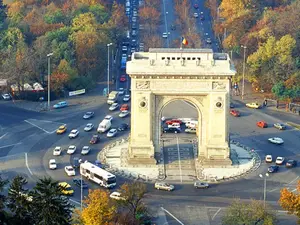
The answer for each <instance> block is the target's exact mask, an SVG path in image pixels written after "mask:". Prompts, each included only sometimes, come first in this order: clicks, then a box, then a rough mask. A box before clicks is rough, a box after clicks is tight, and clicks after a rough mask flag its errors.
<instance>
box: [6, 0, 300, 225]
mask: <svg viewBox="0 0 300 225" xmlns="http://www.w3.org/2000/svg"><path fill="white" fill-rule="evenodd" d="M164 4H165V6H164V8H166V9H168V13H167V14H166V15H167V17H166V19H167V21H169V23H168V24H170V23H171V22H172V21H174V20H175V15H174V13H172V12H171V11H172V10H171V9H172V7H173V2H172V1H166V0H164ZM197 4H199V11H203V12H204V15H205V17H206V20H205V21H204V22H203V24H201V22H200V19H199V27H200V29H201V27H203V29H204V30H203V32H206V33H208V34H209V36H210V38H213V36H212V34H211V33H209V26H210V24H209V21H208V11H207V9H205V8H204V7H203V5H202V3H200V2H197ZM192 11H193V9H191V15H192ZM162 15H163V14H162ZM168 26H169V25H168ZM168 26H167V28H168ZM161 29H162V32H165V30H164V28H163V27H162V28H161ZM176 32H178V31H176ZM176 32H174V33H172V32H171V35H170V40H174V39H175V38H177V34H176ZM178 36H179V35H178ZM165 45H167V43H165ZM120 74H122V72H120V71H118V72H117V76H118V79H117V82H116V87H117V88H120V87H122V88H124V89H129V88H130V80H127V81H126V82H120V81H119V76H120ZM99 97H100V96H99ZM235 105H236V108H237V109H238V110H240V112H241V113H242V115H241V117H239V118H235V117H230V118H229V123H230V134H231V138H232V139H235V140H237V141H240V142H241V143H243V144H244V145H247V146H249V147H252V148H254V149H255V150H256V151H257V152H258V153H259V155H260V157H261V158H262V159H263V158H264V157H265V155H266V154H272V155H273V157H276V156H284V157H287V158H293V159H297V160H298V161H299V160H300V154H299V153H300V141H299V139H300V132H299V131H297V130H295V129H293V128H290V127H289V128H288V129H287V130H286V131H279V130H276V129H274V128H272V127H270V128H266V129H260V128H258V127H256V125H255V123H256V121H259V120H265V121H266V122H268V123H270V124H272V123H275V122H283V123H285V122H287V121H292V122H298V120H299V119H297V117H293V116H290V115H288V116H287V114H285V113H278V112H274V111H271V110H268V109H262V110H251V109H247V108H245V107H244V105H243V104H242V103H241V102H239V101H235ZM0 109H1V110H0V157H1V158H0V170H1V173H2V175H3V176H4V177H6V178H9V179H11V178H12V177H14V176H15V175H16V174H18V173H21V174H23V175H24V176H26V177H27V178H28V180H29V187H30V186H33V185H34V182H35V181H36V180H37V178H39V177H43V176H47V175H50V176H52V177H53V178H54V179H57V180H60V181H70V182H71V179H72V178H69V177H67V176H66V174H65V173H64V171H63V167H64V166H65V165H69V164H70V161H71V159H72V158H73V157H75V156H80V153H79V152H80V149H81V148H82V147H83V146H84V145H89V144H88V143H89V140H90V138H91V136H92V134H93V133H94V131H92V132H84V131H83V127H84V126H85V124H86V123H87V122H92V123H93V124H94V125H95V126H96V127H97V125H98V124H99V122H100V121H101V120H102V119H103V118H104V116H105V115H107V114H112V115H113V116H114V117H115V119H114V121H113V126H118V125H119V124H120V123H122V122H126V123H129V118H125V119H120V118H118V117H117V115H118V113H117V112H113V113H110V112H109V111H108V106H107V104H106V103H105V98H103V103H101V104H97V105H95V106H93V107H91V108H90V109H82V108H80V107H79V106H78V107H73V108H72V107H70V108H65V109H61V110H58V111H55V112H50V113H36V112H32V111H26V110H22V109H16V108H14V107H13V106H12V103H11V102H0ZM87 110H90V111H94V112H95V117H94V118H93V119H91V120H89V121H85V120H83V119H82V115H83V114H84V112H86V111H87ZM163 116H165V117H170V118H181V117H192V118H195V117H197V111H196V110H195V109H194V108H193V107H192V106H191V105H190V104H188V103H186V102H184V101H176V102H172V103H170V104H169V105H168V106H166V108H165V109H164V112H163ZM61 124H67V126H68V132H69V131H70V130H71V129H74V128H76V129H79V130H80V134H79V137H78V138H76V139H73V140H69V138H68V137H67V134H68V132H67V134H63V135H57V134H55V130H56V129H57V127H58V126H59V125H61ZM127 135H128V132H124V133H119V134H118V137H119V138H121V137H123V136H124V137H125V136H127ZM273 136H279V137H282V138H283V139H284V140H285V143H284V144H283V145H281V146H276V145H272V144H270V143H268V141H267V138H269V137H273ZM169 137H173V138H174V139H176V138H177V137H178V140H179V143H178V145H179V146H181V148H182V149H183V148H189V146H188V144H186V143H185V142H184V141H181V140H183V139H184V138H186V134H178V135H169ZM110 141H112V140H110V139H108V138H106V137H105V135H101V140H100V143H98V144H96V145H93V146H91V148H92V151H91V153H90V154H89V155H87V156H85V157H84V159H87V160H89V161H94V160H95V159H96V154H97V153H98V152H99V151H100V150H101V149H102V148H103V147H104V146H105V145H106V144H107V143H109V142H110ZM70 144H74V145H76V146H77V148H78V150H77V152H76V153H75V154H74V155H72V156H71V157H70V156H69V155H67V154H66V152H63V154H62V156H59V157H57V158H56V159H57V161H58V163H59V167H58V169H57V170H55V171H50V170H49V169H48V161H49V159H50V158H53V156H52V150H53V149H54V148H55V146H62V147H64V148H67V147H68V146H69V145H70ZM176 145H177V143H176V144H174V143H170V145H169V146H166V149H167V148H169V150H170V152H172V151H173V152H174V151H175V150H174V149H175V147H176ZM170 148H174V149H170ZM179 151H180V152H183V153H179V154H183V155H184V154H185V152H184V151H185V150H180V149H179ZM168 152H169V151H167V152H166V154H167V157H169V156H171V160H174V161H176V154H173V153H171V154H169V155H168ZM25 153H27V154H25ZM175 153H176V151H175ZM180 156H181V155H180ZM177 159H178V156H177ZM176 166H177V167H175V169H178V165H176ZM268 166H269V165H267V164H266V163H264V162H263V163H262V165H261V167H260V168H259V169H258V170H257V171H256V172H254V173H252V174H249V175H248V176H246V177H244V178H242V179H240V180H235V181H231V182H226V183H221V184H214V185H212V187H211V188H210V189H207V190H196V189H194V188H193V186H192V185H191V184H190V183H188V184H186V183H181V182H179V183H176V191H174V192H162V191H158V190H155V189H154V188H153V185H152V184H149V185H148V190H149V193H148V194H147V196H148V197H147V202H148V204H149V205H151V206H152V208H156V209H157V208H160V207H163V208H164V209H165V210H167V211H168V212H169V213H171V214H172V215H173V216H175V217H176V218H177V219H179V220H180V221H182V223H183V224H201V223H200V222H199V221H204V222H206V221H209V223H210V224H211V225H213V224H218V222H217V221H218V219H220V215H221V214H222V212H223V211H224V208H223V207H226V206H228V204H230V203H231V202H232V199H233V198H235V197H236V198H240V199H242V200H245V201H247V200H249V199H251V198H254V199H262V197H263V192H262V191H263V180H262V179H261V178H260V177H259V176H258V175H259V174H260V173H265V172H266V169H267V167H268ZM77 172H78V171H77ZM299 174H300V167H297V168H294V169H289V170H288V169H286V168H284V167H281V168H280V171H279V173H277V174H272V175H271V176H270V177H269V178H268V180H267V202H268V203H269V204H271V205H273V206H274V207H275V208H276V209H280V208H279V206H278V204H277V201H278V198H279V191H280V189H281V188H283V187H287V188H289V190H291V191H294V190H295V188H296V182H297V180H298V179H299ZM77 177H78V175H77ZM124 181H126V179H123V178H121V177H118V183H119V184H122V183H123V182H124ZM89 185H90V187H91V188H96V187H97V186H96V185H95V184H93V183H89ZM86 194H87V191H85V192H84V195H86ZM71 199H72V201H73V202H74V203H75V204H76V205H78V202H79V201H80V191H79V188H77V187H75V195H74V196H73V197H72V198H71ZM195 208H197V209H195ZM219 209H220V211H219ZM167 211H164V212H165V214H166V217H167V218H166V219H167V221H168V222H169V224H178V221H177V220H176V219H174V217H172V216H171V215H170V214H169V213H168V212H167ZM203 212H205V213H203ZM291 218H292V217H290V216H289V217H288V220H285V223H283V224H289V222H290V224H295V223H294V221H293V220H291ZM204 222H203V224H207V223H204Z"/></svg>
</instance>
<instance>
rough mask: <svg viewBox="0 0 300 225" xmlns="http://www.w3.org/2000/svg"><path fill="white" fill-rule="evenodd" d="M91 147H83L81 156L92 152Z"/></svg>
mask: <svg viewBox="0 0 300 225" xmlns="http://www.w3.org/2000/svg"><path fill="white" fill-rule="evenodd" d="M90 150H91V149H90V147H89V146H83V148H82V150H81V155H87V154H89V152H90Z"/></svg>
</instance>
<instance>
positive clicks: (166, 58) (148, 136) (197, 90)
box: [127, 49, 236, 165]
mask: <svg viewBox="0 0 300 225" xmlns="http://www.w3.org/2000/svg"><path fill="white" fill-rule="evenodd" d="M127 73H128V74H129V75H130V77H131V95H132V106H131V134H130V142H129V148H128V163H129V164H135V165H136V164H140V165H145V164H148V165H155V164H156V160H157V158H155V155H159V154H160V153H161V148H162V143H161V132H162V130H161V127H160V124H161V111H162V110H163V108H164V107H165V105H166V104H168V103H170V102H171V101H174V100H186V101H187V102H190V103H191V104H193V105H194V106H195V108H196V110H197V112H198V122H199V128H198V129H199V132H198V134H197V139H198V144H197V149H198V151H197V158H198V160H199V161H201V162H202V163H203V164H207V165H210V164H216V163H217V164H221V165H230V164H231V160H230V159H229V155H230V154H229V153H230V149H229V143H228V141H229V138H228V122H227V120H228V119H227V117H228V111H229V102H230V95H229V90H230V79H231V76H233V75H234V74H235V73H236V72H235V70H234V67H233V66H232V65H231V63H230V60H229V57H228V55H227V54H221V53H220V54H215V53H213V52H212V51H211V50H210V49H184V50H180V49H150V50H149V52H148V53H147V52H144V53H141V52H138V53H134V54H133V57H132V60H131V61H130V62H128V63H127Z"/></svg>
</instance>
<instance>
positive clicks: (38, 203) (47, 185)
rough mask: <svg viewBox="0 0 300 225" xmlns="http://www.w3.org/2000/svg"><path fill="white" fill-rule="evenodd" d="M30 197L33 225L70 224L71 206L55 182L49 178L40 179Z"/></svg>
mask: <svg viewBox="0 0 300 225" xmlns="http://www.w3.org/2000/svg"><path fill="white" fill-rule="evenodd" d="M32 196H33V201H32V204H33V210H32V216H33V220H34V223H35V224H43V225H53V224H60V225H69V224H70V222H71V213H72V209H73V205H71V204H70V202H69V200H68V198H66V197H65V196H63V194H62V188H61V187H60V186H59V185H58V182H57V181H54V180H52V179H51V178H43V179H40V180H39V181H38V182H37V184H36V186H35V187H34V189H33V194H32Z"/></svg>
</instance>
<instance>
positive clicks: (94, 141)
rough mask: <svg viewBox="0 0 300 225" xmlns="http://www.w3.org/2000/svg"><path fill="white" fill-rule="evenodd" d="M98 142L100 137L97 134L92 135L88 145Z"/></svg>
mask: <svg viewBox="0 0 300 225" xmlns="http://www.w3.org/2000/svg"><path fill="white" fill-rule="evenodd" d="M99 140H100V137H99V135H98V134H94V135H93V136H92V138H91V140H90V144H97V143H98V141H99Z"/></svg>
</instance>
